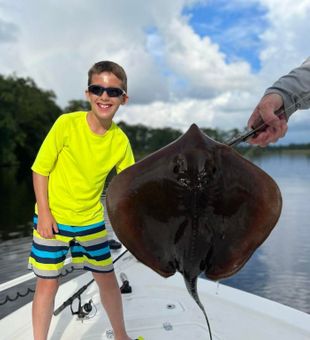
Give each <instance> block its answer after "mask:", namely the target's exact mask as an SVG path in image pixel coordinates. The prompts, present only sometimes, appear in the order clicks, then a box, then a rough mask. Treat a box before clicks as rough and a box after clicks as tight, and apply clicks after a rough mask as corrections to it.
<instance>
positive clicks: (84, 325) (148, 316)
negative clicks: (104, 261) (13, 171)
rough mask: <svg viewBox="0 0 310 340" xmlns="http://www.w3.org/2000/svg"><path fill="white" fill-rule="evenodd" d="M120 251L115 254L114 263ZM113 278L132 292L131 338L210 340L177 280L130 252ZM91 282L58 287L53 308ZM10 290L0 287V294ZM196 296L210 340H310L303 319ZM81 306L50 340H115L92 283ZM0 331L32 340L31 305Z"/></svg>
mask: <svg viewBox="0 0 310 340" xmlns="http://www.w3.org/2000/svg"><path fill="white" fill-rule="evenodd" d="M123 251H124V249H123V248H122V249H120V250H118V251H113V257H114V258H115V257H118V256H119V255H120V254H122V252H123ZM115 272H116V275H117V277H118V280H119V284H120V285H122V284H123V281H126V280H127V281H128V282H129V285H130V286H131V288H132V292H131V293H128V294H123V295H122V296H123V304H124V312H125V319H126V327H127V330H128V333H129V335H130V336H131V337H132V338H137V337H138V336H139V335H142V336H143V337H144V339H145V340H159V339H162V340H165V339H167V340H172V339H173V340H176V339H178V340H183V339H184V340H185V339H186V340H191V339H193V340H194V339H210V337H209V331H208V327H207V323H206V320H205V318H204V315H203V313H202V312H201V310H200V309H199V307H198V306H197V304H196V303H195V301H194V300H193V299H192V297H191V296H190V295H189V294H188V292H187V290H186V288H185V284H184V281H183V278H182V276H181V275H180V274H176V275H174V276H173V277H170V278H168V279H165V278H162V277H161V276H159V275H158V274H157V273H155V272H154V271H152V270H151V269H149V268H148V267H146V266H144V265H143V264H141V263H140V262H138V261H137V260H136V259H135V258H134V256H133V255H131V254H130V253H129V252H127V253H125V254H124V255H123V256H122V257H121V258H119V260H118V261H117V262H116V263H115ZM27 275H31V274H27ZM91 279H92V276H91V274H90V273H85V274H83V275H80V276H78V277H76V278H74V279H72V280H70V281H69V282H67V283H65V284H63V285H61V286H60V288H59V291H58V293H57V297H56V303H55V307H59V306H61V305H63V303H64V301H66V300H68V298H70V297H71V296H72V295H73V294H74V293H76V292H77V291H78V290H80V289H81V287H83V286H84V285H86V284H87V283H89V282H90V281H91ZM15 281H16V282H17V281H18V280H15ZM19 281H20V280H19ZM9 285H10V283H7V284H4V285H1V287H0V290H1V289H2V288H5V287H8V286H9ZM198 292H199V296H200V299H201V301H202V303H203V304H204V306H205V309H206V312H207V314H208V318H209V322H210V325H211V331H212V337H213V340H243V339H244V340H249V339H251V340H309V339H310V315H309V314H307V313H304V312H301V311H298V310H295V309H293V308H290V307H287V306H284V305H281V304H279V303H276V302H273V301H270V300H267V299H264V298H261V297H258V296H255V295H253V294H249V293H246V292H243V291H240V290H237V289H234V288H230V287H227V286H225V285H222V284H218V283H215V282H210V281H207V280H205V279H199V280H198ZM90 300H91V302H90ZM78 302H79V301H78V298H76V299H74V301H73V303H72V310H73V311H76V310H77V309H78ZM89 302H90V304H88V305H87V303H89ZM81 304H82V306H84V305H85V304H86V306H84V308H82V309H81V314H87V313H84V312H85V309H87V308H86V307H88V306H91V311H90V312H89V314H87V315H83V317H81V318H79V317H78V316H77V315H72V313H71V307H70V306H68V307H66V308H64V309H63V310H62V311H61V312H60V313H59V314H58V315H57V316H54V317H53V319H52V323H51V327H50V332H49V339H50V340H60V339H61V340H72V339H74V340H78V339H83V340H85V339H113V333H112V330H111V327H110V324H109V322H108V319H107V316H106V313H105V311H104V310H103V308H102V306H101V303H100V298H99V293H98V290H97V287H96V284H95V283H93V284H90V285H89V286H88V288H87V289H86V290H85V292H83V293H82V294H81ZM0 329H1V333H0V338H1V339H3V340H28V339H33V336H32V327H31V303H28V304H26V305H25V306H23V307H21V308H20V309H18V310H17V311H15V312H13V313H11V314H10V315H8V316H6V317H5V318H3V319H2V320H0Z"/></svg>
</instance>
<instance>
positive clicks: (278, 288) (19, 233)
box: [0, 153, 310, 313]
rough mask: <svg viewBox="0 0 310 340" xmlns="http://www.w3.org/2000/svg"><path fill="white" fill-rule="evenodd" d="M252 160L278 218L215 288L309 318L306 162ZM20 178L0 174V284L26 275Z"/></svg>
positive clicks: (25, 195)
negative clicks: (275, 195)
mask: <svg viewBox="0 0 310 340" xmlns="http://www.w3.org/2000/svg"><path fill="white" fill-rule="evenodd" d="M252 161H253V162H254V163H255V164H257V165H258V166H259V167H261V168H262V169H263V170H265V171H266V172H267V173H268V174H269V175H271V177H273V178H274V179H275V181H276V182H277V183H278V185H279V187H280V190H281V192H282V198H283V209H282V214H281V217H280V220H279V222H278V224H277V226H276V228H275V229H274V230H273V231H272V233H271V235H270V236H269V238H268V239H267V240H266V241H265V242H264V244H263V245H262V246H261V247H260V248H259V249H258V250H257V251H256V252H255V254H254V255H253V256H252V257H251V259H250V260H249V261H248V262H247V264H246V265H245V266H244V267H243V269H241V271H239V272H238V273H237V274H235V275H234V276H233V277H232V278H230V279H227V280H224V281H221V283H224V284H227V285H229V286H232V287H235V288H239V289H242V290H245V291H248V292H251V293H254V294H257V295H260V296H263V297H266V298H268V299H271V300H274V301H277V302H280V303H283V304H285V305H288V306H291V307H294V308H297V309H299V310H302V311H304V312H307V313H310V204H309V201H310V157H309V156H306V155H301V154H297V155H296V154H294V155H293V154H292V155H288V154H272V155H270V154H268V153H265V154H264V156H263V157H260V158H256V159H254V160H252ZM25 173H26V174H27V175H26V176H25V175H21V174H20V173H19V172H18V171H17V170H16V169H15V170H12V169H11V170H10V171H9V169H2V170H1V172H0V175H1V177H0V189H1V199H0V209H1V210H0V213H1V214H0V232H1V235H2V241H0V242H1V243H0V255H1V256H0V283H1V282H5V281H7V280H9V279H13V278H15V277H17V276H19V275H21V274H25V273H27V272H28V271H27V268H26V267H27V256H28V252H29V248H30V242H31V238H30V236H29V235H30V232H31V218H32V213H33V193H32V187H31V178H30V171H29V172H24V174H25ZM17 237H18V238H17ZM28 300H29V299H28ZM0 302H1V301H0Z"/></svg>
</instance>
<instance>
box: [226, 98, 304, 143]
mask: <svg viewBox="0 0 310 340" xmlns="http://www.w3.org/2000/svg"><path fill="white" fill-rule="evenodd" d="M309 97H310V93H308V94H307V95H305V96H304V97H302V98H300V99H299V100H297V101H296V103H294V104H292V105H290V106H289V107H287V109H286V110H287V111H288V110H290V109H292V108H295V106H296V105H298V104H300V102H302V101H303V100H305V99H307V98H309ZM274 114H275V115H276V116H277V117H278V118H285V110H284V108H280V109H279V110H277V111H275V112H274ZM271 121H272V120H270V121H269V122H264V121H263V120H262V119H261V118H260V120H259V122H258V123H257V126H256V127H253V128H252V129H250V130H248V129H247V130H246V131H245V132H244V133H242V134H240V135H238V136H236V137H233V138H232V139H231V140H229V141H228V142H227V143H225V144H227V145H228V146H237V145H238V144H240V143H242V142H245V141H246V140H247V139H249V138H250V137H253V136H255V135H256V134H257V133H258V132H261V131H264V130H265V129H266V128H267V127H268V126H269V124H270V122H271Z"/></svg>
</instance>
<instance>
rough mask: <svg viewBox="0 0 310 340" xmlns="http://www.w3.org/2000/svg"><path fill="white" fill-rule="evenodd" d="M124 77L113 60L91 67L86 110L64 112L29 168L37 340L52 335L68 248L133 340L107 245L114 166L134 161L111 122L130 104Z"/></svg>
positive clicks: (118, 328)
mask: <svg viewBox="0 0 310 340" xmlns="http://www.w3.org/2000/svg"><path fill="white" fill-rule="evenodd" d="M126 91H127V77H126V73H125V71H124V70H123V68H122V67H121V66H119V65H118V64H116V63H113V62H110V61H102V62H98V63H96V64H95V65H94V66H93V67H92V68H91V69H90V70H89V72H88V89H87V90H86V97H87V99H88V101H89V102H90V106H91V110H90V111H89V112H73V113H68V114H63V115H61V116H60V117H59V118H58V119H57V120H56V122H55V124H54V125H53V127H52V128H51V130H50V132H49V133H48V135H47V137H46V139H45V140H44V142H43V144H42V146H41V148H40V150H39V153H38V155H37V157H36V160H35V162H34V164H33V166H32V170H33V185H34V191H35V196H36V206H35V212H36V216H35V218H34V223H35V225H34V232H33V244H32V249H31V254H30V257H29V268H30V269H32V270H33V271H34V273H35V274H36V275H37V284H36V291H35V295H34V299H33V308H32V318H33V331H34V339H35V340H43V339H44V340H45V339H47V334H48V329H49V326H50V321H51V317H52V314H53V308H54V298H55V295H56V292H57V289H58V286H59V283H58V278H59V276H60V274H61V270H62V268H63V265H64V260H65V257H66V254H67V253H68V250H69V249H71V254H72V263H73V265H74V266H75V267H77V268H82V269H85V270H90V271H92V274H93V276H94V278H95V280H96V282H97V284H98V287H99V291H100V296H101V301H102V304H103V306H104V307H105V309H106V312H107V314H108V317H109V319H110V322H111V325H112V327H113V330H114V338H115V339H116V340H128V339H129V337H128V335H127V333H126V330H125V325H124V318H123V309H122V300H121V294H120V290H119V287H118V284H117V280H116V277H115V274H114V271H113V263H112V258H111V254H110V249H109V245H108V243H107V237H106V229H105V225H104V219H103V207H102V204H101V202H100V196H101V192H102V190H103V187H104V183H105V180H106V177H107V175H108V173H109V172H110V170H111V169H112V168H114V167H116V171H117V172H118V173H119V172H120V171H122V170H123V169H125V168H127V167H128V166H130V165H132V164H133V163H134V157H133V153H132V150H131V146H130V143H129V141H128V138H127V137H126V135H125V134H124V133H123V131H122V130H121V129H120V128H119V127H117V125H116V124H115V123H114V122H113V121H112V119H113V117H114V115H115V113H116V111H117V110H118V108H119V106H120V105H124V104H126V103H127V101H128V96H127V94H126Z"/></svg>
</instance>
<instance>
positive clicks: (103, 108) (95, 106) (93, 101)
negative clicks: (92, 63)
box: [85, 72, 128, 123]
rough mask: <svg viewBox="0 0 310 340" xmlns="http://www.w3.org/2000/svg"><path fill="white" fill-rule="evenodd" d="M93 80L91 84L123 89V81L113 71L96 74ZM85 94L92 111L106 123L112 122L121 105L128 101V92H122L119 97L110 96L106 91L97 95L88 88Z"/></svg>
mask: <svg viewBox="0 0 310 340" xmlns="http://www.w3.org/2000/svg"><path fill="white" fill-rule="evenodd" d="M91 80H92V81H91V85H99V86H102V87H105V88H109V87H114V88H119V89H122V81H121V80H120V79H119V78H117V77H116V76H115V75H114V74H113V73H111V72H102V73H100V74H94V75H93V76H92V79H91ZM85 94H86V97H87V99H88V100H89V102H90V105H91V113H92V114H94V115H95V116H96V118H97V119H99V120H100V121H101V122H104V123H109V122H111V121H112V119H113V117H114V115H115V113H116V111H117V110H118V108H119V106H120V105H124V104H126V103H127V101H128V96H127V94H122V95H121V96H119V97H109V96H108V94H107V92H106V91H104V92H103V93H102V94H101V95H96V94H94V93H91V91H89V90H86V91H85Z"/></svg>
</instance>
